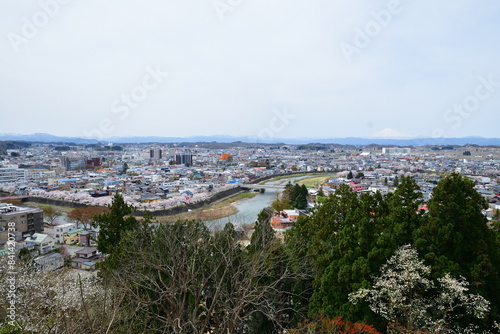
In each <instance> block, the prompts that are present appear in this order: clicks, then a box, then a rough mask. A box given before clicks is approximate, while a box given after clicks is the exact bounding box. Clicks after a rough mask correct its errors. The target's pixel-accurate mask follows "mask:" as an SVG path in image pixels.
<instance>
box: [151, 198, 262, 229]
mask: <svg viewBox="0 0 500 334" xmlns="http://www.w3.org/2000/svg"><path fill="white" fill-rule="evenodd" d="M256 195H257V194H256V193H252V192H244V193H239V194H236V195H233V196H231V197H227V198H225V199H222V200H219V201H217V202H214V203H212V204H210V205H206V206H204V207H202V208H199V209H195V210H192V211H188V212H183V213H179V214H175V215H169V216H161V217H156V220H157V221H158V222H161V223H168V222H174V221H176V220H191V219H195V220H202V221H206V220H215V219H221V218H225V217H228V216H231V215H234V214H236V213H237V212H238V209H236V207H235V206H234V205H233V204H234V203H236V202H239V201H242V200H246V199H250V198H253V197H255V196H256Z"/></svg>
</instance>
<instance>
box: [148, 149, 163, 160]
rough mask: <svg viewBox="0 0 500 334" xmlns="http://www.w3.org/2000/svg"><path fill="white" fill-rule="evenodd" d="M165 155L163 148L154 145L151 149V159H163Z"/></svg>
mask: <svg viewBox="0 0 500 334" xmlns="http://www.w3.org/2000/svg"><path fill="white" fill-rule="evenodd" d="M162 156H163V151H162V150H161V148H158V147H153V148H152V149H150V150H149V158H150V159H151V160H161V159H162Z"/></svg>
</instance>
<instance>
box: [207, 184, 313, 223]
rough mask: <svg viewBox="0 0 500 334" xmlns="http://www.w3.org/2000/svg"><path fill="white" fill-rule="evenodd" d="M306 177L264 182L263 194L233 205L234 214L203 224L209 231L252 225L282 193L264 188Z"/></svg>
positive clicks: (274, 189) (278, 190)
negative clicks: (225, 226) (227, 225)
mask: <svg viewBox="0 0 500 334" xmlns="http://www.w3.org/2000/svg"><path fill="white" fill-rule="evenodd" d="M306 177H311V176H298V177H294V178H286V179H282V180H277V181H269V182H266V183H264V184H263V185H262V188H264V189H266V191H265V192H264V193H263V194H261V193H257V195H256V196H254V197H252V198H249V199H244V200H241V201H239V202H236V203H234V204H233V205H234V206H235V207H236V209H238V212H237V213H236V214H234V215H231V216H228V217H224V218H220V219H215V220H208V221H205V224H206V225H207V226H209V227H210V228H211V229H220V228H223V227H224V225H226V224H227V223H232V224H233V225H234V226H241V225H246V224H253V223H255V221H256V220H257V216H258V214H259V213H260V212H261V211H262V209H264V208H266V207H268V206H270V205H271V203H272V202H274V201H276V199H277V196H278V193H280V192H281V191H282V190H280V189H276V188H268V187H266V186H273V185H284V184H286V183H287V182H288V181H291V182H292V183H294V181H297V180H300V179H303V178H306Z"/></svg>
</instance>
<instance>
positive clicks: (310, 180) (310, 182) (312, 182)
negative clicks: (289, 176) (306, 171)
mask: <svg viewBox="0 0 500 334" xmlns="http://www.w3.org/2000/svg"><path fill="white" fill-rule="evenodd" d="M335 175H336V174H328V175H321V176H311V177H307V178H304V179H302V180H298V181H297V182H296V183H297V184H299V185H305V186H306V187H307V188H314V189H316V188H317V187H318V186H320V185H322V184H323V183H325V182H326V181H327V180H328V179H330V178H332V177H335Z"/></svg>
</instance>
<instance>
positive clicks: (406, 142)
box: [0, 133, 500, 146]
mask: <svg viewBox="0 0 500 334" xmlns="http://www.w3.org/2000/svg"><path fill="white" fill-rule="evenodd" d="M7 140H15V141H28V142H42V143H75V144H97V143H104V144H107V143H113V144H126V143H136V144H146V143H203V142H218V143H233V142H244V143H261V144H277V143H282V144H291V145H300V144H308V143H318V144H339V145H370V144H375V145H398V146H427V145H467V144H470V145H481V146H492V145H498V146H500V138H482V137H464V138H414V139H394V138H385V139H382V138H373V139H370V138H357V137H347V138H297V139H290V138H287V139H285V138H276V139H273V140H266V141H265V142H264V141H262V140H260V139H259V138H251V137H231V136H195V137H185V138H182V137H154V136H145V137H112V138H105V139H92V138H80V137H60V136H54V135H50V134H46V133H34V134H31V135H20V134H0V141H7Z"/></svg>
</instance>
